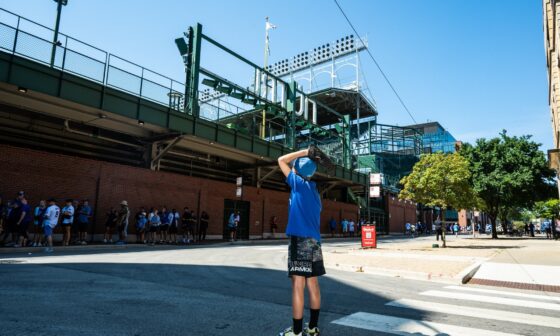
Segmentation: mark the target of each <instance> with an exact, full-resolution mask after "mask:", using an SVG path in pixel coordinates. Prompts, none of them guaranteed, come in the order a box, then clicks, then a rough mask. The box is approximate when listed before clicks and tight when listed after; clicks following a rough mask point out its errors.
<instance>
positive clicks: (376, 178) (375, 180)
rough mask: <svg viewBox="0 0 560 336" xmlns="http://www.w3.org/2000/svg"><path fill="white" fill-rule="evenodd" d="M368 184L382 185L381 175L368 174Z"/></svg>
mask: <svg viewBox="0 0 560 336" xmlns="http://www.w3.org/2000/svg"><path fill="white" fill-rule="evenodd" d="M369 184H370V185H380V184H383V174H381V173H372V174H369Z"/></svg>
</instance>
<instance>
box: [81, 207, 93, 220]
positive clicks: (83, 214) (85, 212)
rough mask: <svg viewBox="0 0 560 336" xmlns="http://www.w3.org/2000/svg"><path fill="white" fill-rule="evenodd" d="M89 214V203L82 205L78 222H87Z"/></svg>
mask: <svg viewBox="0 0 560 336" xmlns="http://www.w3.org/2000/svg"><path fill="white" fill-rule="evenodd" d="M89 216H91V207H90V206H89V205H83V206H82V207H81V208H80V212H79V216H78V220H79V221H80V223H87V222H88V221H89Z"/></svg>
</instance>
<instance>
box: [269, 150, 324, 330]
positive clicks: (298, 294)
mask: <svg viewBox="0 0 560 336" xmlns="http://www.w3.org/2000/svg"><path fill="white" fill-rule="evenodd" d="M312 151H313V152H316V151H318V149H317V148H316V147H314V148H313V149H312V148H311V147H310V148H309V149H304V150H300V151H297V152H294V153H290V154H286V155H284V156H281V157H280V158H278V165H279V166H280V169H281V170H282V173H283V174H284V176H286V183H287V184H288V185H289V187H290V189H291V192H290V202H289V214H288V225H287V228H286V235H288V236H289V237H290V245H289V248H288V275H289V277H290V278H291V281H292V313H293V325H292V327H289V328H287V329H286V330H284V331H282V332H281V333H280V334H279V336H299V335H302V332H303V334H305V335H319V328H318V327H317V323H318V319H319V311H320V308H321V292H320V289H319V281H318V277H319V276H321V275H324V274H325V267H324V264H323V255H322V251H321V234H320V216H321V207H322V206H321V196H320V195H319V192H318V191H317V185H316V184H315V182H313V181H311V177H312V176H313V174H314V173H315V171H316V169H317V165H316V163H315V162H314V160H312V159H311V158H310V157H311V156H312V154H311V152H312ZM321 154H322V153H321ZM323 155H324V154H323ZM290 164H292V167H291V168H290ZM306 285H307V289H308V292H309V300H310V313H311V319H310V321H309V325H308V326H307V327H306V328H305V330H303V309H304V289H305V286H306Z"/></svg>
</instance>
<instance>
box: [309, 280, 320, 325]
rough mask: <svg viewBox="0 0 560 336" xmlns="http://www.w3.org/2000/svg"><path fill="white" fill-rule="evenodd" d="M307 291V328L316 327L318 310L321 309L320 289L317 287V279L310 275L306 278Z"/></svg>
mask: <svg viewBox="0 0 560 336" xmlns="http://www.w3.org/2000/svg"><path fill="white" fill-rule="evenodd" d="M306 282H307V291H308V292H309V308H310V309H309V311H310V320H309V329H313V328H316V327H317V324H318V322H319V311H320V309H321V290H320V288H319V279H318V278H317V277H311V278H307V279H306Z"/></svg>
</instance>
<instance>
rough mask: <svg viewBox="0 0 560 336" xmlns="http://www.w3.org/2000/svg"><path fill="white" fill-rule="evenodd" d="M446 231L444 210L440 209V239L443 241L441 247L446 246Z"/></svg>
mask: <svg viewBox="0 0 560 336" xmlns="http://www.w3.org/2000/svg"><path fill="white" fill-rule="evenodd" d="M446 232H447V223H445V210H443V209H442V210H441V240H442V241H443V245H442V247H447V245H445V233H446Z"/></svg>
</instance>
